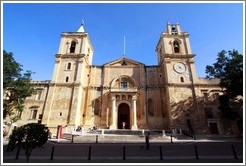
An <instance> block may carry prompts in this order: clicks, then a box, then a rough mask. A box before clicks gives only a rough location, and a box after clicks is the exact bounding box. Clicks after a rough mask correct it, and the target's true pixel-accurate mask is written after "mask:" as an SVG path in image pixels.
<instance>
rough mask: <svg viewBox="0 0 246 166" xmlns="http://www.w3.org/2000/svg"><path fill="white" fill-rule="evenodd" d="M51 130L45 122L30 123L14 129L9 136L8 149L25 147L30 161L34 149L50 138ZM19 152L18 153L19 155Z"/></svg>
mask: <svg viewBox="0 0 246 166" xmlns="http://www.w3.org/2000/svg"><path fill="white" fill-rule="evenodd" d="M48 134H49V130H48V128H47V127H45V126H44V125H43V124H40V123H29V124H26V125H24V126H21V127H19V128H17V129H15V130H14V131H13V133H12V134H11V135H10V137H9V139H10V140H9V144H8V150H11V151H13V150H14V149H15V148H16V147H18V148H19V150H18V151H17V153H19V151H20V148H21V147H22V148H23V149H25V155H26V161H27V162H29V159H30V155H31V153H32V150H33V149H35V148H36V147H42V145H44V144H45V143H46V142H47V140H48ZM18 155H19V154H17V157H18Z"/></svg>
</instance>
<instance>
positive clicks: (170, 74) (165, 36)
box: [156, 23, 196, 84]
mask: <svg viewBox="0 0 246 166" xmlns="http://www.w3.org/2000/svg"><path fill="white" fill-rule="evenodd" d="M156 52H157V56H158V65H159V66H160V67H161V69H162V71H163V72H164V73H163V74H164V75H165V79H166V80H165V82H166V83H181V84H182V83H191V82H193V81H194V80H195V79H196V71H195V65H194V56H195V55H194V54H192V51H191V47H190V41H189V34H188V33H187V32H183V31H182V30H181V28H180V25H179V23H176V24H170V23H167V27H166V31H165V32H162V33H161V36H160V39H159V42H158V44H157V47H156Z"/></svg>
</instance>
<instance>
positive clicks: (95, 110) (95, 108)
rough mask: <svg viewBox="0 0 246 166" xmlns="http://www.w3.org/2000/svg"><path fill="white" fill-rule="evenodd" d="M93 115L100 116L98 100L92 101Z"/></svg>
mask: <svg viewBox="0 0 246 166" xmlns="http://www.w3.org/2000/svg"><path fill="white" fill-rule="evenodd" d="M94 114H95V115H97V116H100V100H99V99H96V100H95V101H94Z"/></svg>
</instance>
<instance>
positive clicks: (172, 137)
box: [171, 134, 173, 143]
mask: <svg viewBox="0 0 246 166" xmlns="http://www.w3.org/2000/svg"><path fill="white" fill-rule="evenodd" d="M171 143H173V135H172V134H171Z"/></svg>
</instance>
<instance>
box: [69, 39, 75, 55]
mask: <svg viewBox="0 0 246 166" xmlns="http://www.w3.org/2000/svg"><path fill="white" fill-rule="evenodd" d="M75 48H76V41H72V43H71V46H70V53H74V52H75Z"/></svg>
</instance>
